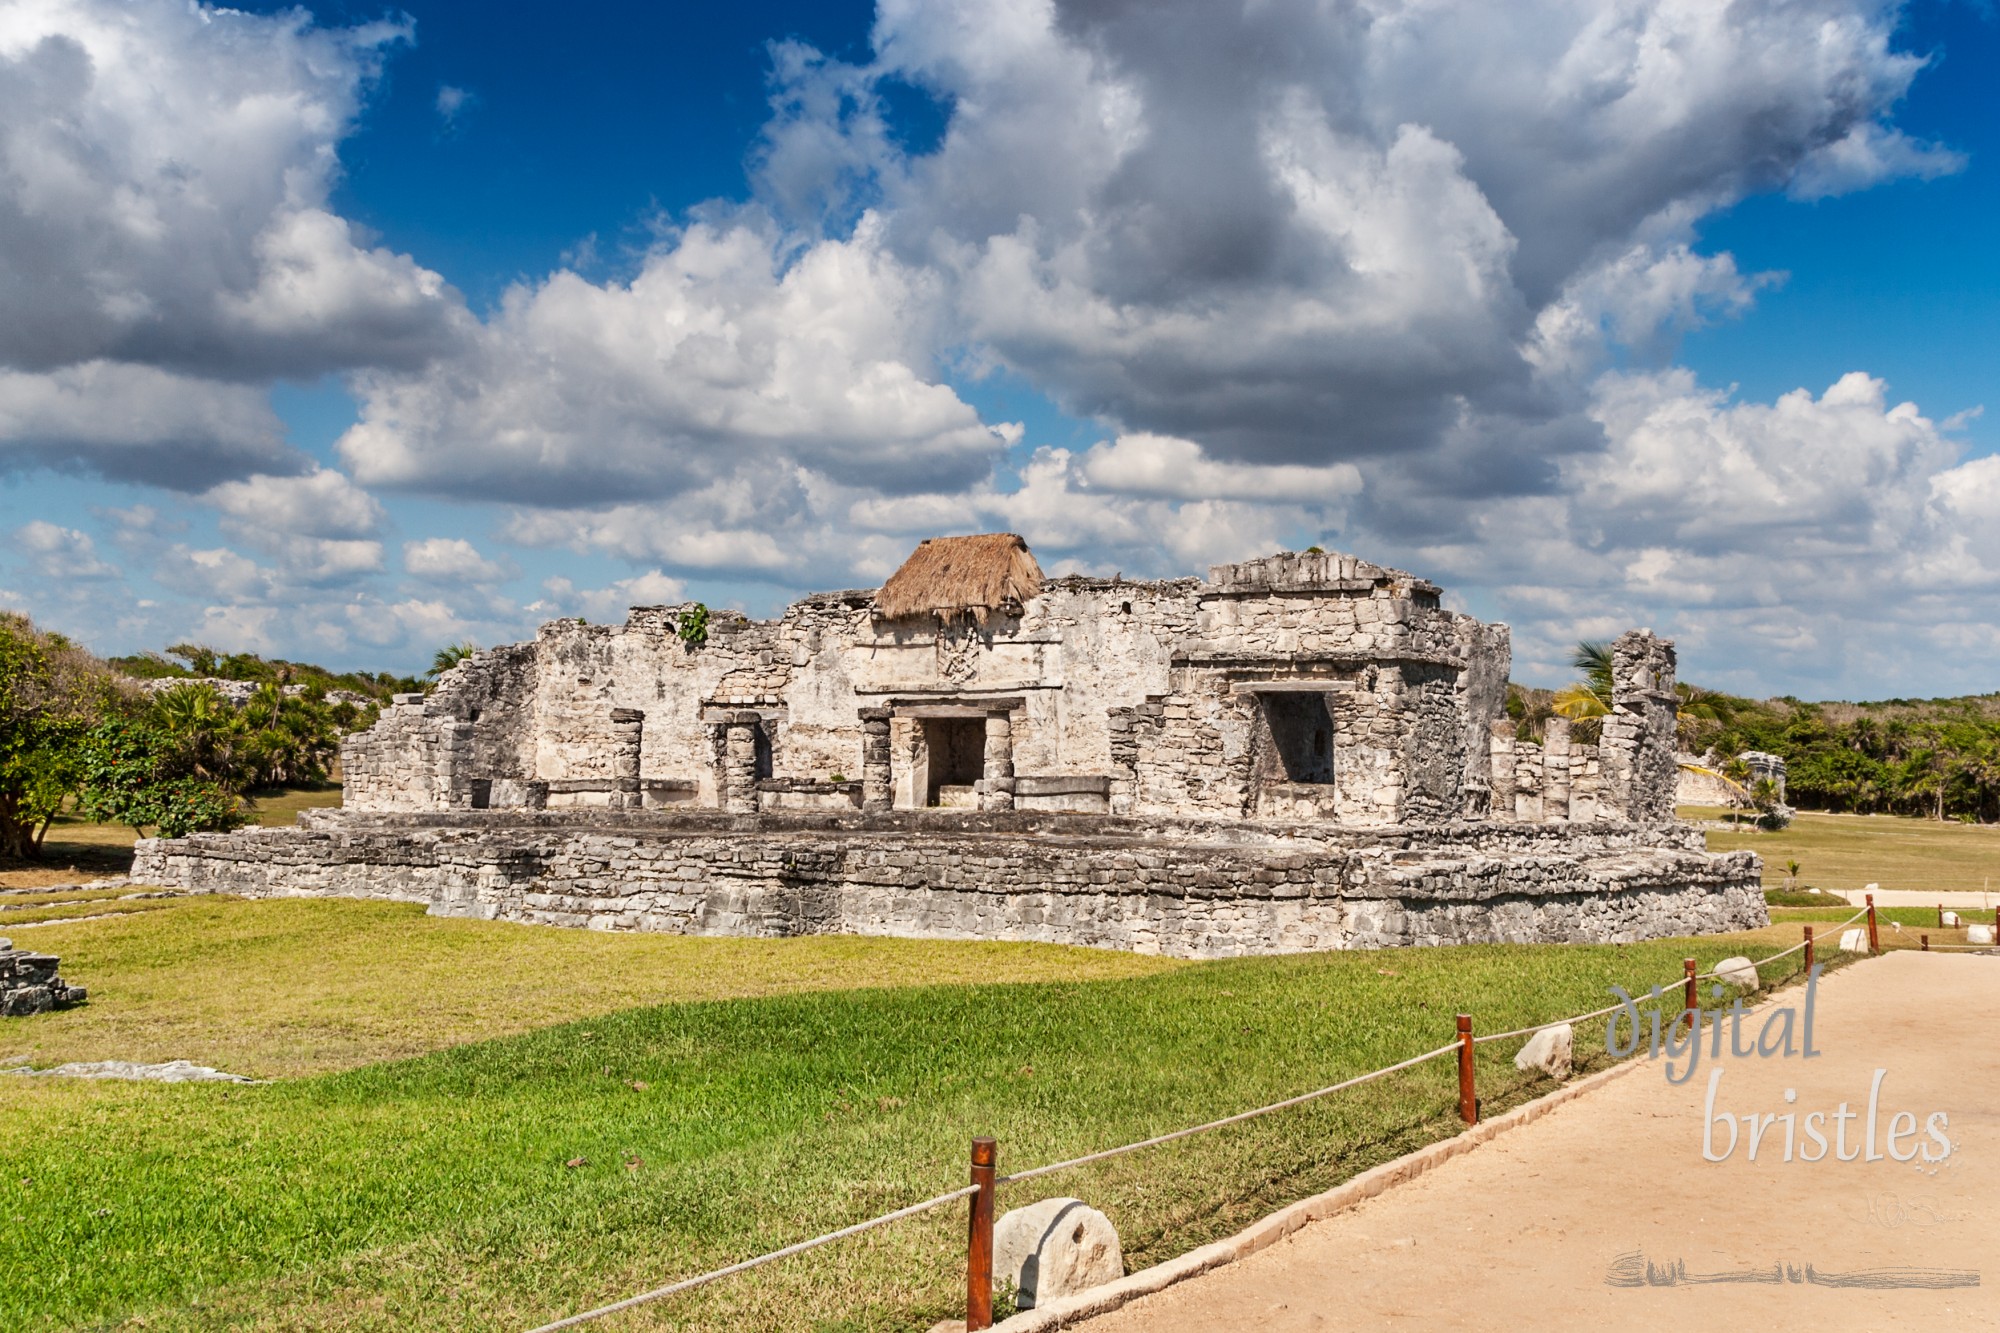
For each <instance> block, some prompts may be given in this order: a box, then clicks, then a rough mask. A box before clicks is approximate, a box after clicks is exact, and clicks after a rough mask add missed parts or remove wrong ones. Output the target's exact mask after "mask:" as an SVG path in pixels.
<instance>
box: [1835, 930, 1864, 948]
mask: <svg viewBox="0 0 2000 1333" xmlns="http://www.w3.org/2000/svg"><path fill="white" fill-rule="evenodd" d="M1840 949H1841V952H1842V953H1867V952H1868V932H1867V931H1865V930H1863V929H1862V928H1861V927H1859V926H1856V927H1855V928H1854V929H1853V930H1844V931H1842V932H1841V933H1840Z"/></svg>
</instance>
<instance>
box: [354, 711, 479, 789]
mask: <svg viewBox="0 0 2000 1333" xmlns="http://www.w3.org/2000/svg"><path fill="white" fill-rule="evenodd" d="M473 730H474V728H473V725H472V724H471V723H468V722H461V721H459V720H458V718H456V717H455V716H453V715H452V714H451V712H450V711H448V710H447V709H433V708H432V707H431V706H430V704H429V701H428V700H427V699H426V697H425V696H424V695H421V694H399V695H397V696H396V698H395V701H394V702H393V703H392V704H391V705H390V706H389V707H387V708H385V709H383V710H382V715H381V717H380V718H379V719H377V721H376V723H375V725H374V726H372V727H370V728H369V729H368V730H366V731H360V732H355V733H354V734H352V735H350V736H348V737H347V738H346V739H345V740H343V741H342V742H341V745H340V767H341V782H342V792H341V800H342V803H343V804H344V805H346V806H348V807H350V808H352V809H355V810H383V811H388V810H412V811H415V810H468V809H470V808H471V807H472V791H473V788H472V782H473V779H474V776H475V774H474V770H473V755H474V750H475V746H474V740H473Z"/></svg>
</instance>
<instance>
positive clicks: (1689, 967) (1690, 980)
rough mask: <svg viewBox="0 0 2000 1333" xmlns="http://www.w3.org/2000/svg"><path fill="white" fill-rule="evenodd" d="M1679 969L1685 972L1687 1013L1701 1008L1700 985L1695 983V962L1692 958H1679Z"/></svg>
mask: <svg viewBox="0 0 2000 1333" xmlns="http://www.w3.org/2000/svg"><path fill="white" fill-rule="evenodd" d="M1681 970H1682V971H1683V972H1685V973H1687V1009H1688V1012H1689V1013H1693V1012H1694V1011H1695V1010H1697V1009H1699V1008H1701V987H1700V986H1698V985H1696V984H1695V979H1694V973H1695V963H1694V959H1692V958H1683V959H1681Z"/></svg>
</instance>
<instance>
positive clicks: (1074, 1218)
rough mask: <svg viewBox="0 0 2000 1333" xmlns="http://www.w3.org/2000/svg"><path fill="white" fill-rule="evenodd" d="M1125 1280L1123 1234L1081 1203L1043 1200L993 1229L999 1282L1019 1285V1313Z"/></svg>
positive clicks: (995, 1277)
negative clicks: (1121, 1245)
mask: <svg viewBox="0 0 2000 1333" xmlns="http://www.w3.org/2000/svg"><path fill="white" fill-rule="evenodd" d="M1124 1276H1125V1254H1124V1251H1123V1250H1121V1249H1120V1248H1119V1246H1118V1229H1117V1228H1116V1227H1114V1226H1112V1225H1111V1219H1110V1218H1108V1217H1106V1216H1105V1215H1104V1214H1103V1213H1100V1212H1098V1211H1097V1210H1096V1209H1095V1208H1092V1207H1090V1206H1089V1205H1088V1204H1086V1203H1084V1202H1083V1201H1082V1200H1081V1199H1043V1200H1042V1201H1041V1202H1040V1203H1031V1204H1029V1205H1028V1206H1027V1207H1026V1208H1016V1209H1014V1210H1013V1211H1012V1212H1008V1213H1004V1214H1002V1215H1001V1217H1000V1219H999V1220H998V1221H997V1222H995V1223H994V1224H993V1280H994V1281H995V1282H997V1283H1002V1284H1005V1283H1007V1282H1010V1281H1011V1282H1012V1283H1013V1284H1014V1290H1015V1293H1016V1295H1015V1304H1016V1306H1017V1307H1018V1308H1019V1309H1023V1310H1029V1309H1033V1308H1034V1307H1035V1306H1036V1305H1037V1304H1040V1305H1046V1304H1048V1303H1049V1302H1050V1301H1053V1300H1056V1299H1058V1298H1060V1297H1063V1296H1074V1295H1075V1294H1076V1293H1078V1292H1080V1291H1088V1290H1090V1289H1091V1288H1092V1287H1101V1286H1103V1285H1104V1284H1105V1283H1107V1282H1115V1281H1117V1280H1118V1279H1119V1278H1121V1277H1124Z"/></svg>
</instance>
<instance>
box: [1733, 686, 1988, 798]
mask: <svg viewBox="0 0 2000 1333" xmlns="http://www.w3.org/2000/svg"><path fill="white" fill-rule="evenodd" d="M1734 703H1735V705H1736V710H1735V712H1734V714H1733V716H1732V717H1731V719H1730V721H1729V722H1728V723H1726V724H1725V725H1723V726H1721V727H1718V728H1717V729H1716V731H1715V733H1714V736H1713V739H1712V740H1711V742H1710V744H1711V747H1712V748H1713V749H1714V751H1715V752H1716V753H1718V754H1732V755H1733V754H1738V753H1741V752H1742V751H1744V750H1765V751H1768V752H1770V753H1772V754H1777V755H1782V756H1784V759H1785V765H1786V774H1785V787H1786V791H1787V795H1788V798H1789V799H1790V801H1791V803H1792V804H1793V805H1797V806H1801V807H1806V808H1811V809H1818V810H1839V811H1856V812H1870V813H1872V812H1882V813H1891V814H1905V815H1924V816H1928V817H1930V818H1932V819H1950V818H1960V819H1969V820H1978V821H1980V822H1982V823H1991V822H1994V821H1996V820H2000V706H1996V705H2000V700H1996V699H1994V698H1993V697H1991V696H1988V697H1982V698H1969V699H1942V700H1932V701H1926V702H1922V703H1908V702H1904V701H1896V702H1893V703H1888V704H1873V705H1860V706H1855V705H1839V704H1809V703H1802V702H1800V701H1798V700H1796V699H1773V700H1768V701H1766V702H1763V703H1752V702H1750V701H1749V700H1736V701H1734Z"/></svg>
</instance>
